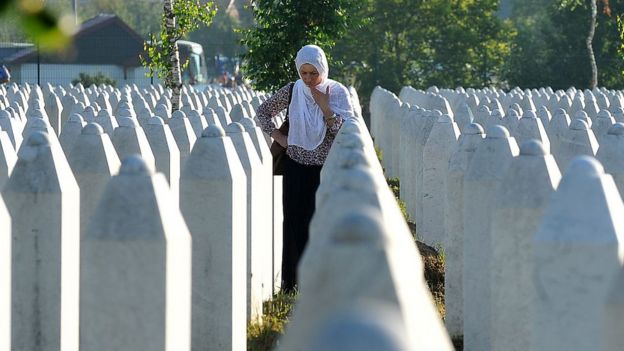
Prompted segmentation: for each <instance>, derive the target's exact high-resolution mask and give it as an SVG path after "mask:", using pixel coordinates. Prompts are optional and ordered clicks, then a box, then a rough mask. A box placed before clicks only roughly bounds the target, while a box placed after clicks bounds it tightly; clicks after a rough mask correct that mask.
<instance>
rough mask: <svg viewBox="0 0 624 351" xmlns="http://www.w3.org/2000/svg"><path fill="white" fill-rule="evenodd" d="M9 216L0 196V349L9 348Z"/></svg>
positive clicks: (3, 350) (5, 349)
mask: <svg viewBox="0 0 624 351" xmlns="http://www.w3.org/2000/svg"><path fill="white" fill-rule="evenodd" d="M11 239H12V238H11V216H10V215H9V211H8V210H7V208H6V206H5V204H4V201H3V200H2V196H0V286H3V287H4V288H2V289H0V350H2V351H9V350H11V289H9V288H8V287H10V286H11Z"/></svg>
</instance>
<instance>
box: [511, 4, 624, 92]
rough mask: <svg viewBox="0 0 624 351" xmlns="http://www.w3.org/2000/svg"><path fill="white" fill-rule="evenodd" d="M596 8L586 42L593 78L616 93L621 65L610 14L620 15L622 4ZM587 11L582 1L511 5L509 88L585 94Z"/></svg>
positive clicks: (620, 82)
mask: <svg viewBox="0 0 624 351" xmlns="http://www.w3.org/2000/svg"><path fill="white" fill-rule="evenodd" d="M596 3H597V5H598V7H597V10H598V11H597V17H596V18H597V25H596V26H595V35H594V36H593V38H592V40H591V43H592V44H591V47H592V51H593V54H594V58H595V61H596V65H595V67H594V68H595V71H594V72H596V73H597V82H599V83H600V85H601V86H605V87H611V88H618V87H621V86H622V85H623V84H624V79H623V77H622V75H621V74H620V72H621V71H622V70H623V69H624V62H623V61H622V60H618V59H617V48H618V43H619V39H618V36H617V23H616V21H615V20H614V19H613V18H611V17H610V13H611V12H614V13H622V11H624V2H613V1H612V2H611V3H610V4H609V3H608V2H606V1H603V0H600V1H597V2H596ZM590 5H591V4H590V3H589V1H587V0H578V1H576V0H575V2H573V3H568V2H563V3H562V0H516V1H515V3H514V4H513V13H512V19H513V22H514V25H515V26H516V28H517V31H518V36H517V38H516V39H515V40H514V42H513V45H512V54H511V57H510V60H509V61H508V65H507V68H506V74H505V78H506V79H507V80H508V81H509V83H510V84H511V85H517V86H520V87H522V88H534V87H541V86H551V87H552V88H554V89H567V88H569V87H571V86H575V87H578V88H591V82H592V79H593V77H592V75H593V72H592V69H591V67H592V63H591V61H590V53H589V50H588V45H587V44H588V41H587V39H588V34H589V33H588V32H589V31H588V29H590V27H592V25H591V16H590V14H591V7H590ZM607 5H608V6H607ZM579 67H587V68H588V69H579Z"/></svg>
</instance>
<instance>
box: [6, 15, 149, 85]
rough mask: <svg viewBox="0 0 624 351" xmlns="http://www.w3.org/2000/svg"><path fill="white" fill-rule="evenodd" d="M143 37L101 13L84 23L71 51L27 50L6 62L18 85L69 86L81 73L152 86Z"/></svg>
mask: <svg viewBox="0 0 624 351" xmlns="http://www.w3.org/2000/svg"><path fill="white" fill-rule="evenodd" d="M143 42H144V40H143V38H141V36H139V35H138V34H137V33H136V32H135V31H134V30H133V29H132V28H130V27H129V26H128V25H127V24H126V23H124V22H123V21H122V20H121V19H120V18H119V17H117V16H115V15H109V14H101V15H98V16H96V17H94V18H91V19H89V20H87V21H85V22H84V23H83V24H82V25H81V26H80V28H79V29H78V31H77V32H76V34H75V35H74V38H73V44H72V46H71V47H70V48H68V49H67V50H65V51H63V52H62V53H59V54H43V53H41V54H39V52H38V50H37V48H36V47H35V46H32V45H31V46H30V47H26V48H24V49H22V50H19V51H17V52H15V53H13V54H12V55H10V56H8V57H5V58H4V59H3V61H4V63H5V64H6V65H7V67H9V69H10V70H11V76H12V80H13V81H14V82H17V83H38V82H39V83H41V84H45V83H51V84H63V85H66V84H69V83H71V82H72V80H74V79H76V78H78V76H79V74H80V73H86V74H89V75H96V74H98V73H102V74H103V75H104V76H107V77H109V78H111V79H113V80H115V81H116V83H117V85H123V84H124V83H127V84H131V83H136V84H137V85H139V86H145V85H149V84H150V78H148V77H147V76H146V72H147V70H146V69H145V68H143V67H142V65H141V61H140V59H139V56H140V55H142V54H143V52H144V51H143Z"/></svg>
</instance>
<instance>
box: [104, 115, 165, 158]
mask: <svg viewBox="0 0 624 351" xmlns="http://www.w3.org/2000/svg"><path fill="white" fill-rule="evenodd" d="M111 140H112V142H113V145H114V146H115V150H116V151H117V155H118V156H119V159H120V160H123V159H124V158H126V157H128V156H130V155H139V156H141V157H142V158H143V159H144V160H145V162H147V163H148V165H149V166H150V167H151V169H155V165H156V161H155V159H154V153H152V148H151V147H150V145H149V141H147V137H146V136H145V132H143V128H141V126H139V124H138V122H137V121H136V119H133V118H130V117H122V118H120V119H119V127H117V128H116V129H115V131H114V132H113V136H112V137H111Z"/></svg>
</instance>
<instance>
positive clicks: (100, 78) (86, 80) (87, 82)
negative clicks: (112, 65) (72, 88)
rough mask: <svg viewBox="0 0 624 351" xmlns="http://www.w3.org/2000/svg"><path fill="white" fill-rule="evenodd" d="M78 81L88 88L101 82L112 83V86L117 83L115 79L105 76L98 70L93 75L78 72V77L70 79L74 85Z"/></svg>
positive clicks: (101, 83)
mask: <svg viewBox="0 0 624 351" xmlns="http://www.w3.org/2000/svg"><path fill="white" fill-rule="evenodd" d="M78 83H81V84H82V85H83V86H84V87H85V88H88V87H90V86H92V85H103V84H106V85H112V86H116V85H117V81H116V80H114V79H112V78H110V77H107V76H105V75H104V74H103V73H102V72H98V73H97V74H96V75H94V76H92V75H90V74H87V73H80V74H79V75H78V78H76V79H74V80H72V84H73V85H76V84H78Z"/></svg>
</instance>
